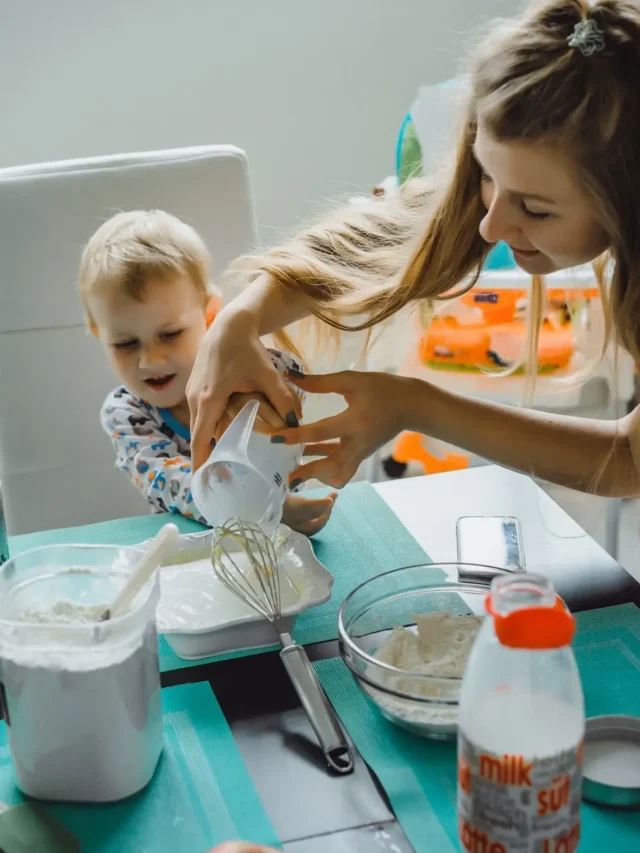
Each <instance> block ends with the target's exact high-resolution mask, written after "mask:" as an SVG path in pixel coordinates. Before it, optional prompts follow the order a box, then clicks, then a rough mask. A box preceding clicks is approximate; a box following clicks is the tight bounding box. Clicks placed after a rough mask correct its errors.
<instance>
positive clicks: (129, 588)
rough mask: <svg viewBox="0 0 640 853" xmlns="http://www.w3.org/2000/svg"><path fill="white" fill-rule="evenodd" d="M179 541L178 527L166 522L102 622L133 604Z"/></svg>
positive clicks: (101, 617)
mask: <svg viewBox="0 0 640 853" xmlns="http://www.w3.org/2000/svg"><path fill="white" fill-rule="evenodd" d="M177 541H178V528H177V527H176V526H175V524H165V526H164V527H163V528H162V530H160V532H159V533H158V534H157V536H155V537H154V538H153V539H152V540H151V542H149V545H148V546H147V550H146V551H145V552H144V554H143V555H142V557H141V558H140V560H139V561H138V564H137V566H136V567H135V569H134V570H133V573H132V574H131V576H130V577H129V580H128V581H127V582H126V584H125V585H124V586H123V587H122V589H121V590H120V592H119V593H118V594H117V595H116V597H115V600H114V602H113V604H112V605H111V607H108V608H107V609H106V610H105V611H104V613H102V615H101V616H100V619H99V621H100V622H106V621H107V620H108V619H113V618H114V617H116V616H120V615H121V614H122V613H123V611H124V610H126V608H127V607H128V606H129V605H130V604H131V602H132V601H133V599H134V598H135V596H136V595H137V594H138V592H139V591H140V590H141V589H142V587H143V586H144V585H145V583H146V582H147V581H148V580H149V578H150V577H151V575H152V574H153V573H154V571H155V570H156V569H157V568H158V566H159V565H160V563H162V561H163V559H164V558H165V557H166V556H167V555H168V554H169V553H170V552H171V551H172V550H173V549H174V548H175V546H176V543H177Z"/></svg>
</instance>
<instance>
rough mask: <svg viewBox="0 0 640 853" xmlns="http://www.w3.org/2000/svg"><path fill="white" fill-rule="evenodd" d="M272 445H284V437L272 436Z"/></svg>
mask: <svg viewBox="0 0 640 853" xmlns="http://www.w3.org/2000/svg"><path fill="white" fill-rule="evenodd" d="M271 444H284V436H283V435H272V436H271Z"/></svg>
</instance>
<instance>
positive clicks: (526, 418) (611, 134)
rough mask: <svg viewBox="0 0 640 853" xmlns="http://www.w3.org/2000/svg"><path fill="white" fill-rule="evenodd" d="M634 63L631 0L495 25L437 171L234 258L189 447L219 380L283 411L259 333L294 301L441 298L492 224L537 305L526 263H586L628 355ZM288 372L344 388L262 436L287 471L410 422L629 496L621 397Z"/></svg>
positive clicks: (632, 306)
mask: <svg viewBox="0 0 640 853" xmlns="http://www.w3.org/2000/svg"><path fill="white" fill-rule="evenodd" d="M639 81H640V4H639V3H638V2H634V0H599V2H598V0H596V2H585V0H547V2H543V3H541V4H540V3H537V4H536V5H535V6H533V7H532V8H531V9H530V10H528V11H526V12H525V13H524V14H522V15H521V16H520V17H518V18H516V19H514V20H511V21H509V22H507V23H505V24H502V25H500V26H498V27H497V28H496V29H495V31H494V32H493V33H492V34H491V35H490V37H488V38H487V39H486V41H485V42H484V43H483V44H482V46H481V47H480V49H479V50H478V52H477V54H476V56H475V57H474V60H473V64H472V67H471V72H470V77H469V90H470V96H469V101H468V105H467V108H466V113H465V116H464V122H463V125H462V129H461V133H460V139H459V143H458V146H457V152H456V156H455V163H454V164H453V169H452V172H451V174H450V176H449V177H448V178H447V180H446V181H444V182H443V183H442V185H441V186H434V187H430V186H428V185H426V184H422V183H421V184H416V183H414V182H413V183H409V184H408V185H407V186H406V189H405V190H404V192H403V193H402V194H401V196H400V197H399V198H397V199H395V200H391V201H388V202H375V203H372V205H371V207H370V208H368V209H359V208H354V209H349V210H346V211H342V212H340V213H338V214H335V215H334V216H333V217H331V218H329V219H327V220H326V221H325V222H323V223H321V224H319V225H317V226H315V227H313V228H311V229H310V230H308V231H306V232H305V233H303V234H301V235H300V236H298V237H297V238H296V239H294V240H292V241H291V242H290V243H289V244H288V245H285V246H284V247H281V248H279V249H275V250H273V251H270V252H268V253H266V254H264V255H262V256H261V257H255V258H252V259H249V261H245V263H244V267H245V268H246V266H247V265H248V266H250V268H251V273H250V275H249V279H250V282H251V283H250V285H249V286H248V287H247V288H246V290H245V291H244V293H243V294H242V296H241V297H239V298H238V299H237V300H236V301H234V302H233V303H232V304H230V305H229V306H227V307H226V308H225V309H224V310H223V312H222V313H221V315H220V316H219V318H218V320H217V321H216V323H215V324H214V326H213V327H212V328H211V330H210V331H209V332H208V334H207V337H206V338H205V341H204V344H203V346H202V348H201V350H200V353H199V355H198V359H197V361H196V365H195V368H194V372H193V374H192V377H191V380H190V383H189V386H188V392H187V393H188V400H189V406H190V409H191V416H192V427H193V449H194V457H195V461H196V465H197V464H201V463H202V461H203V460H204V458H205V457H206V455H207V452H208V447H209V440H210V438H211V436H212V435H214V433H215V429H216V424H217V423H218V421H219V420H220V419H221V417H222V416H223V414H224V412H225V410H226V408H227V403H228V401H229V398H230V397H231V395H232V394H233V393H235V392H238V391H244V392H246V391H258V392H261V393H263V394H264V395H265V396H266V397H267V398H268V399H269V400H270V402H271V404H272V405H273V407H274V408H275V409H276V410H277V411H278V412H279V413H280V415H281V416H282V417H286V415H287V414H289V413H290V412H292V411H293V408H294V405H293V400H292V397H291V394H290V393H289V392H288V391H287V389H286V387H285V385H284V383H283V382H282V380H281V379H280V378H279V377H278V375H277V372H276V371H275V370H274V369H273V367H272V365H271V363H270V360H269V357H268V355H267V352H266V350H265V349H264V347H263V346H262V344H261V342H260V336H261V335H265V334H267V333H271V332H274V331H275V330H278V329H280V328H281V327H284V326H286V325H288V324H289V323H292V322H294V321H297V320H300V319H301V318H303V317H306V316H310V315H311V316H314V317H316V318H318V319H319V320H321V321H324V323H326V324H329V325H330V326H333V327H334V328H336V329H348V328H369V327H372V326H374V325H376V324H377V323H380V322H382V321H383V320H385V319H386V318H388V317H390V316H391V315H392V314H394V313H395V312H397V311H399V310H400V309H401V308H403V307H404V306H406V305H407V304H408V303H411V302H418V301H422V302H424V303H425V304H426V305H427V306H428V305H429V303H430V302H432V301H433V300H436V299H446V298H450V297H451V296H453V295H456V294H459V293H460V292H462V291H464V290H465V289H468V288H470V287H472V286H473V284H474V283H475V282H476V281H477V278H478V276H479V274H480V270H481V267H482V263H483V260H484V258H485V257H486V255H487V253H488V252H489V250H490V248H491V246H492V245H493V244H494V243H495V242H497V241H498V240H504V241H505V242H507V243H508V244H509V245H510V246H511V247H512V249H513V251H514V255H515V258H516V261H517V263H518V264H519V266H520V267H522V269H524V270H525V271H527V272H529V273H531V275H532V276H533V286H532V295H531V300H530V302H531V307H532V313H533V319H534V321H536V320H537V318H539V316H540V313H541V303H542V291H543V280H542V278H541V277H542V276H544V275H545V274H547V273H550V272H552V271H554V270H559V269H565V268H570V267H575V266H578V265H580V264H584V263H586V262H593V263H594V266H595V269H596V271H597V275H598V276H599V278H600V280H601V281H602V284H603V298H604V300H605V309H606V312H607V315H608V317H609V318H610V325H611V327H612V329H613V330H614V331H615V334H616V337H617V340H618V341H619V342H620V343H621V344H622V345H623V346H624V347H626V349H627V350H628V351H629V352H630V353H631V354H632V356H633V357H634V358H635V359H636V361H637V362H640V89H639V88H638V86H639ZM363 316H364V318H365V319H364V321H363V320H362V317H363ZM531 326H532V329H531V331H532V334H531V336H530V337H531V344H530V347H529V352H528V356H527V360H528V362H529V367H530V368H531V367H532V366H533V365H534V364H535V345H536V332H537V322H533V323H532V324H531ZM297 381H298V382H299V384H300V387H301V388H304V389H305V391H309V392H317V393H327V392H335V393H338V394H342V395H343V396H344V397H345V398H346V401H347V404H348V406H347V408H346V410H345V411H344V412H343V413H342V414H339V415H337V416H335V417H331V418H328V419H326V420H323V421H320V422H318V423H315V424H309V425H305V426H302V427H300V428H297V429H290V430H282V431H280V432H279V433H278V434H277V435H274V437H273V440H274V441H287V442H297V441H303V442H304V443H306V444H307V445H309V447H308V452H309V454H310V455H316V457H317V458H316V459H315V461H311V462H308V463H307V464H305V465H303V466H302V467H301V468H300V469H299V471H298V472H297V474H296V478H297V479H300V480H304V479H308V478H310V477H318V478H320V479H321V480H323V481H324V482H326V483H328V484H330V485H333V486H342V485H344V484H345V483H346V482H348V480H349V479H350V478H351V477H352V475H353V474H354V472H355V470H356V468H357V467H358V464H359V463H360V462H361V461H362V460H363V459H364V458H366V457H367V456H368V455H369V454H370V453H372V452H373V451H374V450H376V449H377V448H378V447H380V446H381V445H382V444H383V443H385V442H386V441H388V440H389V439H390V438H392V437H393V436H394V435H395V434H397V433H398V432H399V431H400V430H403V429H409V430H414V431H418V432H422V433H426V434H429V435H432V436H434V437H435V438H437V439H444V440H447V441H449V442H451V443H452V444H455V445H458V446H461V447H464V448H466V449H467V450H469V451H470V452H472V453H476V454H478V455H480V456H483V457H485V458H489V459H492V460H494V461H495V462H498V463H500V464H502V465H506V466H508V467H511V468H514V469H517V470H520V471H525V472H528V473H531V474H534V475H536V476H538V477H542V478H544V479H546V480H550V481H554V482H557V483H561V484H563V485H567V486H571V487H575V488H579V489H589V488H592V487H594V485H595V488H596V490H597V491H598V492H599V493H601V494H605V495H622V496H624V495H639V494H640V473H639V469H638V465H637V462H636V459H639V460H640V449H639V451H638V455H636V446H638V447H639V448H640V434H639V433H638V430H640V413H639V411H638V410H636V411H635V412H633V413H632V414H631V415H629V416H627V417H624V418H621V419H619V420H617V421H613V422H608V421H598V420H586V419H581V418H573V417H566V416H561V415H550V414H543V413H538V412H533V411H528V410H524V409H516V408H511V407H508V406H504V405H499V404H492V403H484V402H478V401H474V400H469V399H466V398H464V397H461V396H458V395H456V394H453V393H450V392H448V391H445V390H441V389H439V388H435V387H433V386H431V385H429V384H428V383H426V382H422V381H420V380H416V379H407V378H403V377H398V376H390V375H386V374H377V373H357V372H350V371H348V372H343V373H338V374H332V375H328V376H307V377H299V378H298V380H297Z"/></svg>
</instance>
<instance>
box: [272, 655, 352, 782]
mask: <svg viewBox="0 0 640 853" xmlns="http://www.w3.org/2000/svg"><path fill="white" fill-rule="evenodd" d="M280 657H281V659H282V662H283V664H284V666H285V669H286V670H287V672H288V673H289V678H290V679H291V683H292V684H293V686H294V688H295V691H296V693H297V694H298V698H299V699H300V702H301V703H302V707H303V708H304V710H305V713H306V715H307V717H308V718H309V722H310V723H311V725H312V727H313V730H314V732H315V733H316V737H317V738H318V740H319V742H320V746H321V747H322V751H323V752H324V754H325V758H326V759H327V762H328V764H329V766H330V767H331V769H332V770H334V771H335V772H336V773H340V774H341V775H347V774H348V773H352V772H353V755H352V752H351V749H350V748H349V745H348V743H347V741H346V738H345V737H344V735H343V733H342V729H341V728H340V724H339V722H338V718H337V717H336V713H335V711H334V710H333V708H332V706H331V704H330V703H329V700H328V699H327V697H326V695H325V692H324V690H323V689H322V685H321V684H320V682H319V681H318V676H317V675H316V673H315V670H314V668H313V667H312V666H311V663H310V661H309V658H308V657H307V653H306V652H305V650H304V649H303V648H302V646H299V645H297V644H296V643H291V644H288V645H285V647H284V648H283V649H282V651H281V652H280Z"/></svg>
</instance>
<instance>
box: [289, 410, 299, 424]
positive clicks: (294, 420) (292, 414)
mask: <svg viewBox="0 0 640 853" xmlns="http://www.w3.org/2000/svg"><path fill="white" fill-rule="evenodd" d="M285 423H286V424H287V426H288V427H297V426H300V423H299V421H298V416H297V415H296V413H295V412H293V411H291V412H289V414H288V415H287V417H286V418H285Z"/></svg>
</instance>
